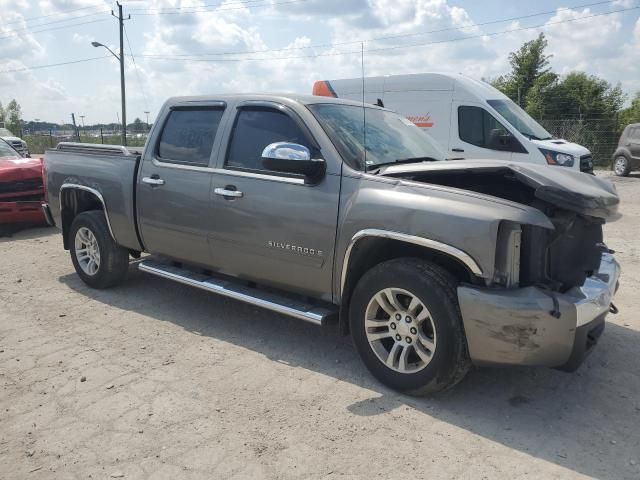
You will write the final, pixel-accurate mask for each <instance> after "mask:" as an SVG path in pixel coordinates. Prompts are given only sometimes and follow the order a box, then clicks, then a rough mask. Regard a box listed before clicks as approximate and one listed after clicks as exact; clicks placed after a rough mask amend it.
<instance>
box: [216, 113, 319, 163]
mask: <svg viewBox="0 0 640 480" xmlns="http://www.w3.org/2000/svg"><path fill="white" fill-rule="evenodd" d="M275 142H290V143H297V144H300V145H304V146H306V147H307V148H309V145H308V144H309V141H308V139H307V137H306V135H305V134H304V132H303V131H302V129H301V128H300V127H299V126H298V124H297V123H296V122H295V121H294V120H293V119H292V118H291V117H290V116H289V115H287V114H286V113H284V112H281V111H280V110H276V109H273V108H268V107H250V108H242V109H241V110H240V111H239V112H238V116H237V117H236V121H235V124H234V127H233V132H232V134H231V140H230V144H229V148H228V151H227V161H226V166H227V167H233V168H239V169H246V170H258V171H259V170H264V167H263V166H262V151H263V150H264V149H265V147H267V146H268V145H270V144H272V143H275Z"/></svg>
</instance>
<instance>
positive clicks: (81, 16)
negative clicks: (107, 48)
mask: <svg viewBox="0 0 640 480" xmlns="http://www.w3.org/2000/svg"><path fill="white" fill-rule="evenodd" d="M104 13H108V11H107V10H104V12H96V13H88V14H86V15H77V16H75V17H69V18H63V19H60V20H54V21H52V22H46V23H41V24H39V25H33V26H26V27H20V28H12V29H7V30H5V31H4V32H3V33H9V34H13V33H17V32H22V31H28V30H31V29H32V28H41V27H45V26H47V25H53V24H54V23H64V22H71V21H73V20H78V19H80V18H87V17H95V16H97V15H103V14H104ZM0 38H4V36H3V37H0Z"/></svg>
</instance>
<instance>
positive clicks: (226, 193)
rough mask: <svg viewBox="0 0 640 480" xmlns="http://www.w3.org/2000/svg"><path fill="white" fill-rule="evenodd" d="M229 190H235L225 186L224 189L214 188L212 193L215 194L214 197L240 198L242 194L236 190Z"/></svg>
mask: <svg viewBox="0 0 640 480" xmlns="http://www.w3.org/2000/svg"><path fill="white" fill-rule="evenodd" d="M231 188H235V187H233V186H231V185H227V186H226V187H224V188H220V187H218V188H216V189H215V190H214V191H213V193H215V194H216V195H222V196H223V197H231V198H240V197H242V195H243V193H242V192H240V191H238V190H231Z"/></svg>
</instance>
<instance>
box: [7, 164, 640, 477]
mask: <svg viewBox="0 0 640 480" xmlns="http://www.w3.org/2000/svg"><path fill="white" fill-rule="evenodd" d="M614 181H615V182H616V185H617V187H618V190H619V192H620V194H621V196H622V200H623V203H622V213H623V215H624V217H623V218H622V220H620V221H618V222H616V223H612V224H610V225H607V227H606V237H607V241H608V243H609V246H610V247H611V248H613V249H615V250H616V251H617V252H618V259H619V260H620V262H621V263H622V265H623V269H624V272H623V278H622V281H621V288H620V291H619V293H618V296H617V300H616V304H617V305H618V307H619V308H620V314H619V315H616V316H613V315H612V316H610V317H609V323H608V325H607V329H606V331H605V334H604V336H603V338H602V340H601V343H600V344H599V346H598V347H597V349H596V351H595V352H594V353H593V354H592V355H591V356H590V357H589V359H588V360H587V362H586V363H585V364H584V365H583V366H582V367H581V368H580V370H579V371H578V372H576V373H573V374H567V373H562V372H559V371H554V370H548V369H530V368H526V369H525V368H514V369H481V370H475V371H472V372H471V373H470V374H469V375H468V377H467V378H466V380H464V381H463V382H462V383H461V384H460V385H458V386H457V387H456V388H455V389H454V390H453V391H450V392H447V393H445V394H442V395H439V396H436V397H432V398H425V399H416V398H411V397H406V396H403V395H400V394H397V393H395V392H393V391H390V390H388V389H386V388H384V387H382V386H381V385H379V384H378V383H377V382H376V381H375V380H373V379H372V377H371V376H370V375H369V374H368V373H367V371H366V370H365V368H364V367H363V366H362V364H361V363H360V361H359V359H358V357H357V355H356V353H355V351H354V348H353V347H352V346H351V344H350V341H349V339H348V338H344V337H341V336H340V335H339V334H338V332H337V330H336V329H335V328H327V329H319V328H318V327H315V326H312V325H307V324H305V323H303V322H300V321H296V320H294V319H289V318H286V317H282V316H279V315H276V314H272V313H269V312H265V311H263V310H259V309H257V308H254V307H251V306H247V305H244V304H242V303H238V302H235V301H232V300H228V299H224V298H220V297H217V296H215V295H211V294H207V293H206V292H202V291H199V290H195V289H190V288H189V287H186V286H183V285H179V284H175V283H171V282H169V281H167V280H163V279H160V278H156V277H152V276H147V275H145V274H142V273H141V272H138V271H137V270H136V269H134V268H132V269H131V272H130V273H131V275H130V278H129V280H128V281H127V282H126V284H125V285H123V286H121V287H119V288H116V289H113V290H108V291H94V290H90V289H88V288H87V287H86V286H85V285H84V284H83V283H82V282H81V281H80V280H79V278H78V277H77V276H76V275H75V273H74V271H73V267H72V265H71V261H70V259H69V256H68V254H67V252H65V251H63V250H62V245H61V239H60V236H59V233H58V232H57V230H54V229H35V230H27V231H23V232H20V233H16V234H15V235H14V236H13V237H11V238H4V239H0V478H2V479H22V478H29V479H31V478H34V479H39V478H55V479H66V478H78V479H80V478H85V479H86V478H94V479H100V478H107V479H108V478H127V479H131V478H154V479H155V478H167V479H182V478H186V479H191V478H207V479H218V478H220V479H222V478H224V479H227V478H251V479H261V478H268V479H293V478H296V479H297V478H304V479H307V478H311V479H319V478H326V479H333V478H382V479H391V478H404V479H406V478H438V479H440V478H456V479H467V478H468V479H479V478H510V479H521V478H527V479H531V478H544V479H550V478H588V477H593V478H599V479H613V478H616V479H622V478H627V479H638V478H640V428H638V427H639V426H640V374H639V373H638V369H639V367H640V350H639V347H638V346H639V345H640V318H639V317H638V315H637V312H639V311H640V306H639V305H638V297H637V292H638V290H637V289H639V288H640V283H639V281H638V278H639V277H640V264H639V260H638V246H639V243H638V238H639V237H640V228H639V227H640V176H636V177H635V178H633V177H630V178H626V179H614ZM634 292H635V293H634Z"/></svg>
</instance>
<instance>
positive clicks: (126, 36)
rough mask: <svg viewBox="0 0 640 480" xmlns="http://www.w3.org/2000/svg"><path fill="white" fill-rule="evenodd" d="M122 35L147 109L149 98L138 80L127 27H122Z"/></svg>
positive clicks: (138, 74)
mask: <svg viewBox="0 0 640 480" xmlns="http://www.w3.org/2000/svg"><path fill="white" fill-rule="evenodd" d="M124 36H125V38H126V39H127V45H128V46H129V53H130V54H131V60H132V61H133V68H134V71H135V72H136V79H137V80H138V88H140V91H141V92H142V96H143V98H144V106H145V109H146V110H149V100H148V98H147V92H146V91H145V89H144V88H143V86H142V81H141V80H140V73H139V72H138V66H137V65H136V57H134V56H133V50H132V48H131V42H130V41H129V34H128V33H127V27H124Z"/></svg>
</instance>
